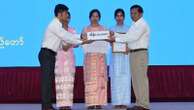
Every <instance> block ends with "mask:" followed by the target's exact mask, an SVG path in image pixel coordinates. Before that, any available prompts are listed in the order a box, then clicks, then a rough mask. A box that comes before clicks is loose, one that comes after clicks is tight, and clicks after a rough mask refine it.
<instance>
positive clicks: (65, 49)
mask: <svg viewBox="0 0 194 110" xmlns="http://www.w3.org/2000/svg"><path fill="white" fill-rule="evenodd" d="M71 47H72V45H71V44H67V45H63V46H62V48H63V51H68V50H69V48H71Z"/></svg>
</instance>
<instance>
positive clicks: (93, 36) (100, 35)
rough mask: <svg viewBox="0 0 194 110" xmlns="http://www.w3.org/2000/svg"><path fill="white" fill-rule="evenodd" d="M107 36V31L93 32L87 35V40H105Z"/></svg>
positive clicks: (108, 33)
mask: <svg viewBox="0 0 194 110" xmlns="http://www.w3.org/2000/svg"><path fill="white" fill-rule="evenodd" d="M109 35H110V32H109V31H93V32H88V33H87V38H88V40H106V39H108V36H109Z"/></svg>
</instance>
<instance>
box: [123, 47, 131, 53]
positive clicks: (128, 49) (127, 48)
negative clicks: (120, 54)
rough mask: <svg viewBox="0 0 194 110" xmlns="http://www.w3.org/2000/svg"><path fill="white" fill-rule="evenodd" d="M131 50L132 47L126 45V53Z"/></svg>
mask: <svg viewBox="0 0 194 110" xmlns="http://www.w3.org/2000/svg"><path fill="white" fill-rule="evenodd" d="M129 52H130V48H129V47H128V46H127V47H126V52H125V53H124V54H129Z"/></svg>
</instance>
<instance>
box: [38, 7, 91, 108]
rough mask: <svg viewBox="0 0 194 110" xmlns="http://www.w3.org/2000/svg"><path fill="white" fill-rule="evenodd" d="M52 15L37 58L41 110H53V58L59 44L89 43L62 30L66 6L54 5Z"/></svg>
mask: <svg viewBox="0 0 194 110" xmlns="http://www.w3.org/2000/svg"><path fill="white" fill-rule="evenodd" d="M54 13H55V18H54V19H53V20H52V21H51V23H50V24H49V25H48V28H47V29H46V32H45V36H44V39H43V41H42V47H41V50H40V52H39V56H38V57H39V61H40V67H41V99H42V110H54V108H53V107H52V102H51V97H52V92H51V91H52V81H53V80H54V67H55V56H56V52H57V50H58V49H59V47H60V44H61V43H63V44H66V45H79V44H84V43H89V42H88V41H87V37H86V36H82V38H83V39H80V38H79V37H78V36H76V35H75V34H71V33H69V32H68V31H66V30H65V29H64V28H63V26H62V23H63V22H64V21H66V20H67V19H68V7H67V6H65V5H63V4H58V5H56V7H55V10H54Z"/></svg>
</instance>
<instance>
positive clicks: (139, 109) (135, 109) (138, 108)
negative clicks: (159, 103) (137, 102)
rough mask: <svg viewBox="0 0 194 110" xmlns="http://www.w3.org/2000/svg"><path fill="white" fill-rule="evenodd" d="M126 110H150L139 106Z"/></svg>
mask: <svg viewBox="0 0 194 110" xmlns="http://www.w3.org/2000/svg"><path fill="white" fill-rule="evenodd" d="M127 110H150V109H147V108H143V107H141V106H133V107H131V108H127Z"/></svg>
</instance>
